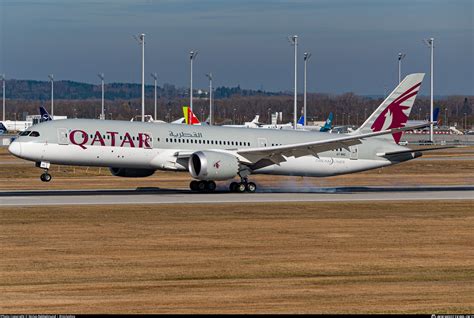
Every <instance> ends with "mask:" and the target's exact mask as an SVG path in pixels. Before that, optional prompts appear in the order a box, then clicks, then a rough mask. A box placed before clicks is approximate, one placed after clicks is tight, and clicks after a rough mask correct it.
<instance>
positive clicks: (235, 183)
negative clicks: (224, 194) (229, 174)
mask: <svg viewBox="0 0 474 318" xmlns="http://www.w3.org/2000/svg"><path fill="white" fill-rule="evenodd" d="M238 185H239V184H238V183H237V182H232V183H231V184H230V186H229V190H230V192H237V186H238Z"/></svg>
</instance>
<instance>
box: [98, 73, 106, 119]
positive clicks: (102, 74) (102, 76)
mask: <svg viewBox="0 0 474 318" xmlns="http://www.w3.org/2000/svg"><path fill="white" fill-rule="evenodd" d="M97 76H98V77H99V78H100V81H101V84H102V112H101V113H100V119H102V120H104V119H105V113H104V73H99V74H97Z"/></svg>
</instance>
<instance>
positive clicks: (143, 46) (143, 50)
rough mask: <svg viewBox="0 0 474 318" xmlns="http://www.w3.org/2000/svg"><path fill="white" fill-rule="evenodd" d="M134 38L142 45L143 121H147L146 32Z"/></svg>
mask: <svg viewBox="0 0 474 318" xmlns="http://www.w3.org/2000/svg"><path fill="white" fill-rule="evenodd" d="M134 38H135V40H137V42H138V43H139V44H141V46H142V121H145V33H142V34H140V35H139V36H138V37H137V36H134Z"/></svg>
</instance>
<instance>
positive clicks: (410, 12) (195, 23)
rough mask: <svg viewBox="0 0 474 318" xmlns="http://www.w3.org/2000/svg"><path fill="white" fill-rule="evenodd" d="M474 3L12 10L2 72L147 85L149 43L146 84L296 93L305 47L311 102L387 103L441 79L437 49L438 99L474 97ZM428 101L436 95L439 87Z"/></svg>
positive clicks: (426, 0) (409, 0)
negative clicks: (418, 75)
mask: <svg viewBox="0 0 474 318" xmlns="http://www.w3.org/2000/svg"><path fill="white" fill-rule="evenodd" d="M473 3H474V1H472V0H456V1H447V0H446V1H440V0H397V1H393V0H391V1H388V0H361V1H357V0H324V1H317V0H313V1H309V0H280V1H262V0H255V1H248V0H243V1H235V0H234V1H227V0H202V1H197V0H161V1H158V0H156V1H155V0H134V1H125V0H110V1H109V0H84V1H79V0H76V1H73V0H38V1H33V0H30V1H26V0H0V20H1V21H0V39H1V42H0V73H6V76H7V77H8V78H17V79H37V80H46V79H47V75H48V74H49V73H53V74H54V75H55V78H57V79H68V80H75V81H84V82H89V83H97V82H98V81H99V79H98V78H97V73H98V72H104V73H105V77H106V81H108V82H139V81H140V76H141V73H140V72H141V71H140V63H141V52H140V46H139V45H138V44H137V43H136V41H135V40H134V39H133V38H132V35H134V34H138V33H141V32H143V33H145V34H146V52H145V59H146V62H145V64H146V65H145V67H146V80H147V81H148V82H149V83H151V81H152V79H151V77H150V76H149V73H151V72H157V73H158V76H159V83H163V82H167V83H172V84H175V85H177V86H182V87H187V86H189V58H188V54H189V51H190V50H191V49H194V50H198V51H199V54H198V57H197V59H196V61H195V64H194V74H195V76H194V83H195V84H194V86H195V87H206V86H207V79H206V78H205V76H204V75H205V73H207V72H210V71H211V72H212V73H213V74H214V79H215V80H214V85H215V86H220V85H225V86H234V85H240V86H241V87H244V88H254V89H256V88H262V87H263V89H265V90H274V91H276V90H292V89H293V48H292V47H291V46H290V44H289V43H288V41H287V39H286V37H287V36H288V35H292V34H298V36H299V87H300V88H301V89H302V87H303V85H302V84H303V76H302V75H303V72H302V70H303V62H302V61H303V53H304V52H305V51H309V52H311V53H312V58H311V60H310V61H309V64H308V90H309V91H310V92H325V93H343V92H349V91H352V92H355V93H358V94H383V93H384V92H385V91H386V90H390V89H392V88H393V87H394V86H395V84H396V83H397V81H398V66H397V54H398V52H399V51H402V52H404V53H406V54H407V56H406V58H405V59H404V61H403V68H402V72H403V73H404V74H406V73H408V72H427V73H429V54H430V52H429V49H428V48H427V47H426V46H425V45H424V44H423V42H422V40H423V39H424V38H428V37H434V38H435V94H436V95H449V94H470V95H474V65H473V62H474V20H473V19H474V18H473V16H474V7H473V6H474V5H473ZM422 93H423V94H429V77H428V78H426V79H425V83H424V85H423V90H422Z"/></svg>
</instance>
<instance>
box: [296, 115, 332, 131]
mask: <svg viewBox="0 0 474 318" xmlns="http://www.w3.org/2000/svg"><path fill="white" fill-rule="evenodd" d="M332 118H333V114H332V112H330V113H329V116H328V118H327V119H326V122H325V123H324V125H323V126H318V125H306V126H305V125H304V116H301V117H300V119H299V120H298V122H297V126H296V127H297V128H298V129H304V130H312V131H320V132H328V131H331V129H332ZM291 127H293V125H291Z"/></svg>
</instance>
